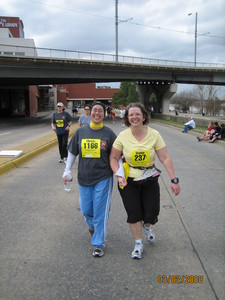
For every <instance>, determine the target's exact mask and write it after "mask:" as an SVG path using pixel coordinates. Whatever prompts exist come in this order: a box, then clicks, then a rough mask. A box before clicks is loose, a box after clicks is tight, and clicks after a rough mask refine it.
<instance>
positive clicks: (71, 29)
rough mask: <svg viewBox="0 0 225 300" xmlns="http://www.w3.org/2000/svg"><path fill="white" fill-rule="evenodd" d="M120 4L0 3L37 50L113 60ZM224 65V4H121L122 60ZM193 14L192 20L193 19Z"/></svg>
mask: <svg viewBox="0 0 225 300" xmlns="http://www.w3.org/2000/svg"><path fill="white" fill-rule="evenodd" d="M115 7H116V0H74V1H73V0H1V1H0V15H1V16H11V17H19V18H20V19H21V20H22V21H23V24H24V32H25V38H31V39H34V42H35V45H36V47H44V48H53V49H65V50H74V51H88V52H98V53H108V54H115V45H116V34H115V31H116V30H115V28H116V26H115ZM196 13H197V55H196V61H197V62H202V63H218V64H225V0H215V1H213V0H188V1H187V0H142V1H137V0H118V54H119V55H126V56H135V57H145V58H153V59H163V60H175V61H186V62H187V61H188V62H193V61H194V50H195V29H196V26H195V25H196V24H195V20H196ZM189 14H191V15H189Z"/></svg>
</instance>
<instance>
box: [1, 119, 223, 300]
mask: <svg viewBox="0 0 225 300" xmlns="http://www.w3.org/2000/svg"><path fill="white" fill-rule="evenodd" d="M44 119H45V120H44ZM43 120H44V121H43ZM39 122H43V124H44V125H42V127H41V128H42V129H44V130H43V133H44V134H43V135H42V136H41V135H39V131H38V133H37V132H36V133H37V137H36V138H35V136H33V137H34V138H32V139H30V138H29V141H28V140H26V141H25V139H26V135H25V136H24V137H23V138H22V137H20V141H21V144H19V145H17V146H18V148H21V147H22V146H24V155H23V156H22V157H26V158H24V159H23V160H22V157H21V158H20V159H21V161H20V160H19V158H17V159H15V160H13V162H12V160H10V161H7V162H4V163H1V161H0V163H1V166H0V172H2V173H1V174H2V176H1V177H0V190H1V200H0V205H1V207H0V208H1V209H0V220H1V224H0V225H1V241H0V265H1V274H0V299H1V300H14V299H18V300H20V299H21V300H24V299H25V300H26V299H32V300H36V299H37V300H39V299H56V300H58V299H60V300H61V299H85V300H86V299H104V300H107V299H135V300H136V299H143V298H145V299H179V300H180V299H185V300H186V299H200V300H201V299H210V300H211V299H225V290H224V286H225V257H224V248H225V238H224V237H225V232H224V231H225V230H224V212H225V201H224V199H225V197H224V196H225V195H224V179H225V166H224V154H225V152H224V151H225V147H224V144H223V143H218V144H217V143H214V144H208V143H203V142H201V143H199V142H198V141H197V139H196V135H195V133H194V132H193V133H191V134H183V133H181V130H180V129H176V128H169V127H167V126H164V125H161V124H155V123H153V124H152V125H151V126H152V127H153V128H155V129H157V130H159V132H160V133H161V134H162V136H163V138H164V140H165V142H166V144H167V147H168V150H169V153H170V154H171V156H172V159H173V162H174V166H175V169H176V174H177V176H178V177H179V178H180V181H181V182H180V185H181V193H180V195H179V196H178V197H174V196H173V194H172V193H171V191H170V182H169V178H168V175H167V173H166V172H165V170H164V168H163V166H161V165H160V164H159V163H158V166H159V167H160V168H161V169H162V175H161V176H160V179H159V182H160V188H161V211H160V216H159V222H158V223H157V224H156V225H155V226H154V231H155V234H156V243H155V244H154V245H152V246H151V245H148V244H147V243H146V242H144V254H143V258H142V259H141V260H138V261H135V260H132V259H131V256H130V255H131V251H132V250H133V246H134V242H133V239H132V237H131V234H130V231H129V228H128V224H127V223H126V214H125V211H124V208H123V205H122V202H121V199H120V196H119V193H118V191H117V188H116V184H114V189H113V194H112V205H111V212H110V219H109V225H108V235H107V241H106V249H105V255H104V257H102V258H100V259H96V258H93V257H92V247H91V244H90V236H89V234H88V230H87V227H86V224H85V221H84V220H83V218H82V217H81V214H80V210H79V194H78V191H77V187H76V171H77V162H76V163H75V165H74V168H73V175H74V186H73V188H72V190H71V192H69V193H68V192H65V191H64V190H63V185H62V180H61V176H62V173H63V169H64V165H63V164H59V163H58V149H57V142H56V139H55V136H54V133H51V132H49V128H50V126H49V118H48V116H46V118H45V117H42V118H39ZM75 122H76V118H75V119H74V125H73V126H74V127H73V129H72V130H76V125H75ZM37 124H38V122H37ZM105 124H106V125H107V126H109V127H111V128H112V129H113V130H114V131H115V133H116V134H118V133H119V132H120V131H121V130H123V127H122V126H121V123H120V122H119V121H117V122H116V124H112V123H111V122H109V121H107V120H106V122H105ZM23 128H24V127H23ZM7 130H9V131H5V132H10V128H7ZM23 130H24V131H26V129H23ZM30 130H32V132H34V131H35V130H36V127H35V126H34V128H32V126H30ZM11 132H12V134H13V130H12V131H11ZM18 134H19V133H18ZM49 134H50V135H51V138H50V137H49ZM45 136H48V138H47V140H45ZM2 137H3V136H2ZM4 137H5V136H4ZM37 140H38V141H39V145H37V144H35V142H34V141H37ZM30 144H31V146H30V147H31V150H29V149H28V145H30ZM12 146H13V147H14V148H15V147H16V145H12ZM25 146H26V147H27V148H26V147H25ZM29 153H30V155H29ZM26 155H27V156H26ZM6 164H7V167H6ZM10 166H11V167H10ZM143 238H144V236H143Z"/></svg>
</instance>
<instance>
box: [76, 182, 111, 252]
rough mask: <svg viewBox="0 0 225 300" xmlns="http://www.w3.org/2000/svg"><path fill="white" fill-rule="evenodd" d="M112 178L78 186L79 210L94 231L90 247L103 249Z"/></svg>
mask: <svg viewBox="0 0 225 300" xmlns="http://www.w3.org/2000/svg"><path fill="white" fill-rule="evenodd" d="M112 187H113V177H110V178H107V179H104V180H102V181H100V182H98V183H96V184H93V185H90V186H81V185H80V184H78V188H79V193H80V210H81V213H82V215H83V216H84V218H85V220H86V223H87V224H88V226H89V227H90V228H93V227H94V229H95V231H94V234H93V237H92V245H93V246H98V247H100V248H104V246H105V245H104V241H105V237H106V233H107V223H108V219H109V211H110V202H111V194H112Z"/></svg>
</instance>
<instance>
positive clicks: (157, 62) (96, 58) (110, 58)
mask: <svg viewBox="0 0 225 300" xmlns="http://www.w3.org/2000/svg"><path fill="white" fill-rule="evenodd" d="M0 56H4V57H16V58H18V59H19V58H24V57H27V58H33V59H37V58H43V59H50V60H52V59H62V60H64V61H65V62H66V61H72V60H81V61H85V60H86V61H92V62H107V63H116V64H134V65H143V66H159V67H175V68H178V67H180V68H191V69H198V68H204V69H209V68H210V69H222V70H225V64H218V63H202V62H197V63H196V66H195V65H194V62H188V61H174V60H164V59H154V58H144V57H135V56H125V55H118V57H116V55H114V54H110V53H109V54H107V53H97V52H86V51H73V50H65V49H53V48H39V47H29V46H20V45H17V46H15V45H7V44H0Z"/></svg>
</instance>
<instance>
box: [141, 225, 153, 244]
mask: <svg viewBox="0 0 225 300" xmlns="http://www.w3.org/2000/svg"><path fill="white" fill-rule="evenodd" d="M143 229H144V232H145V239H146V241H147V242H148V243H149V244H154V243H155V234H154V232H153V231H152V228H151V227H149V229H146V227H145V226H144V223H143Z"/></svg>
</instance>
